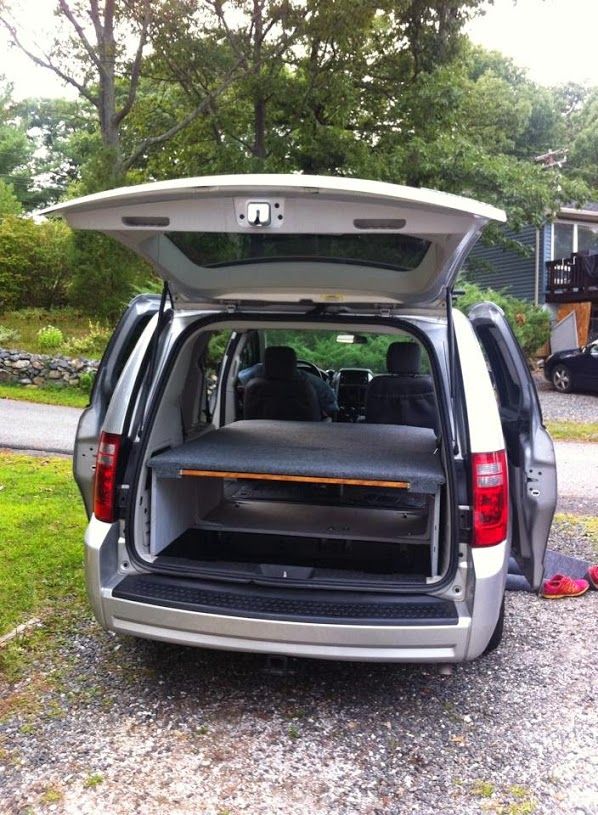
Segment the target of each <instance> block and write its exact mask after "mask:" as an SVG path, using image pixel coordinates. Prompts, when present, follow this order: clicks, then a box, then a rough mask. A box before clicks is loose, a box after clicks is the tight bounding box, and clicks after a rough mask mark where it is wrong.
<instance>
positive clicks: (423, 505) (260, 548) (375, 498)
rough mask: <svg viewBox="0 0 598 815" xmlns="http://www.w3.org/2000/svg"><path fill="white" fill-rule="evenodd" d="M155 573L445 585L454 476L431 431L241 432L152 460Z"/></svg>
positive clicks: (258, 423) (283, 426)
mask: <svg viewBox="0 0 598 815" xmlns="http://www.w3.org/2000/svg"><path fill="white" fill-rule="evenodd" d="M148 470H149V473H151V476H150V477H151V501H150V523H149V541H148V544H147V546H148V552H147V554H148V555H149V557H150V558H151V561H152V564H153V566H154V567H155V568H158V569H160V568H162V569H166V568H167V569H171V568H172V567H176V568H177V569H178V570H185V571H188V572H189V573H196V572H200V573H202V574H203V575H205V576H212V577H218V578H221V579H222V578H223V579H227V580H244V581H247V580H254V581H265V582H269V581H272V582H277V581H284V582H285V583H287V584H293V583H303V582H308V583H309V585H313V586H314V587H315V586H331V587H332V586H335V585H338V584H342V583H345V584H347V583H348V582H351V583H354V584H363V585H367V586H368V587H370V588H371V587H377V586H378V587H380V588H384V587H390V586H392V585H393V584H395V583H397V582H408V583H409V582H412V583H414V584H415V583H420V582H422V581H424V582H429V581H431V580H434V579H437V578H438V577H439V575H440V574H441V573H442V570H443V568H444V564H445V561H446V559H447V555H446V552H444V551H443V549H442V547H441V545H440V539H441V535H440V528H441V524H442V503H443V502H442V498H443V492H444V485H445V477H444V473H443V468H442V465H441V461H440V454H439V452H438V446H437V439H436V435H435V433H434V431H432V430H429V429H426V428H415V427H404V426H391V425H365V424H336V423H325V422H319V423H318V422H287V421H272V420H253V421H238V422H233V423H231V424H229V425H226V426H225V427H223V428H220V429H218V430H211V431H209V432H207V433H205V434H203V435H201V436H199V437H198V438H196V439H195V440H193V441H189V442H187V443H184V444H181V445H177V446H174V447H172V448H170V449H168V450H163V451H161V452H159V453H157V454H154V455H152V456H151V458H150V459H149V461H148Z"/></svg>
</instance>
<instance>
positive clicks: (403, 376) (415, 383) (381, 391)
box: [365, 342, 437, 429]
mask: <svg viewBox="0 0 598 815" xmlns="http://www.w3.org/2000/svg"><path fill="white" fill-rule="evenodd" d="M420 361H421V348H420V347H419V345H418V344H417V343H415V342H393V343H391V344H390V345H389V346H388V350H387V352H386V368H387V370H388V374H381V375H380V376H375V377H374V378H373V379H372V381H371V382H370V384H369V386H368V390H367V394H366V402H365V420H366V422H370V423H372V424H405V425H411V426H413V427H431V428H434V429H435V428H436V426H437V411H436V399H435V397H434V385H433V383H432V377H431V376H428V375H427V374H421V373H420Z"/></svg>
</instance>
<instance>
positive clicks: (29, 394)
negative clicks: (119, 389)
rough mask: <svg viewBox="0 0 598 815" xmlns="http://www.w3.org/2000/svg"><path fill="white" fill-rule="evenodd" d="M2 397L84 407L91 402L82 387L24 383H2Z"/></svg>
mask: <svg viewBox="0 0 598 815" xmlns="http://www.w3.org/2000/svg"><path fill="white" fill-rule="evenodd" d="M0 399H18V400H19V401H20V402H37V403H41V404H44V405H66V406H67V407H77V408H83V407H86V406H87V405H88V404H89V394H87V393H86V392H85V391H83V390H81V389H80V388H69V387H64V388H52V387H47V388H27V387H25V386H24V385H17V384H14V385H13V384H10V385H7V384H4V385H0Z"/></svg>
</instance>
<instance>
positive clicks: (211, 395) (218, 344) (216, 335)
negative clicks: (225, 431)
mask: <svg viewBox="0 0 598 815" xmlns="http://www.w3.org/2000/svg"><path fill="white" fill-rule="evenodd" d="M231 334H232V331H211V332H210V339H209V340H208V345H207V348H206V350H205V353H204V356H203V359H202V364H201V369H202V373H203V388H202V399H201V413H200V421H202V422H208V423H209V422H210V421H211V420H212V416H213V414H214V408H215V406H216V397H217V387H216V386H217V384H218V377H219V376H220V370H221V367H222V359H223V357H224V353H225V351H226V349H227V347H228V343H229V341H230V338H231Z"/></svg>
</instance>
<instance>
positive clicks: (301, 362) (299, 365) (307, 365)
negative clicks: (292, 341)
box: [297, 359, 322, 379]
mask: <svg viewBox="0 0 598 815" xmlns="http://www.w3.org/2000/svg"><path fill="white" fill-rule="evenodd" d="M297 368H307V369H308V371H309V372H310V373H312V374H314V375H315V376H317V377H318V379H322V374H321V373H320V369H319V368H318V366H317V365H314V364H313V362H308V361H307V360H306V359H298V360H297Z"/></svg>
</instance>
